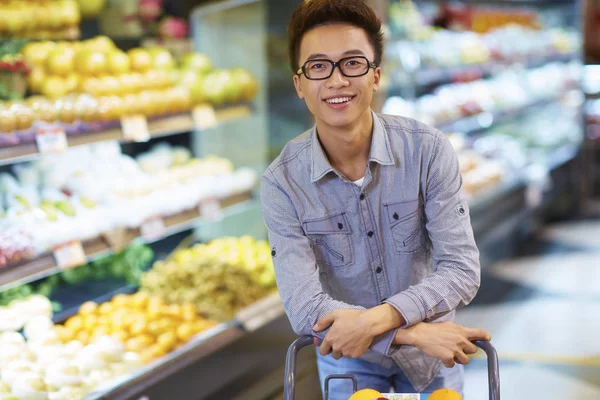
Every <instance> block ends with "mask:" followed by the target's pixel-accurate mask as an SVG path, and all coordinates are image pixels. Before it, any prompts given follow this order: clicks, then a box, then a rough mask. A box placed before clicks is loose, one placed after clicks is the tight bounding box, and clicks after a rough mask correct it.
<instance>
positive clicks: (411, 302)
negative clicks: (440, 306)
mask: <svg viewBox="0 0 600 400" xmlns="http://www.w3.org/2000/svg"><path fill="white" fill-rule="evenodd" d="M384 303H387V304H389V305H391V306H392V307H394V308H395V309H396V310H398V312H399V313H400V314H402V317H404V321H406V324H404V325H403V326H401V328H407V327H409V326H411V325H414V324H416V323H417V322H421V321H423V319H424V315H423V310H422V307H421V306H419V303H418V302H417V301H416V300H415V299H414V298H413V297H412V296H410V295H409V294H407V293H404V292H402V293H398V294H396V295H394V296H392V297H390V298H388V299H387V300H385V301H384Z"/></svg>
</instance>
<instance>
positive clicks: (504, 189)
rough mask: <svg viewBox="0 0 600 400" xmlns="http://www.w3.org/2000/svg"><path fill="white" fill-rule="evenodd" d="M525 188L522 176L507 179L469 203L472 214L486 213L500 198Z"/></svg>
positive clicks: (484, 191) (482, 192) (483, 191)
mask: <svg viewBox="0 0 600 400" xmlns="http://www.w3.org/2000/svg"><path fill="white" fill-rule="evenodd" d="M524 187H525V179H524V178H523V177H521V176H513V177H509V178H506V179H505V180H504V181H503V182H502V183H499V184H498V185H496V186H493V187H491V188H489V189H484V190H482V191H481V192H480V193H479V194H478V195H476V196H474V197H473V198H472V199H470V200H469V201H468V203H469V209H470V210H471V212H479V211H482V212H484V211H485V209H486V208H487V207H488V206H489V205H490V204H493V203H494V202H495V201H497V200H498V199H499V198H501V197H504V196H505V195H507V194H509V193H512V192H514V191H516V190H520V189H523V188H524Z"/></svg>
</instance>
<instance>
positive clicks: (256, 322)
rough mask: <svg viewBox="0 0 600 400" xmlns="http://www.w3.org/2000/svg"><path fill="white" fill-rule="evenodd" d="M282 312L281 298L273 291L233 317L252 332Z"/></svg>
mask: <svg viewBox="0 0 600 400" xmlns="http://www.w3.org/2000/svg"><path fill="white" fill-rule="evenodd" d="M283 314H284V310H283V304H282V303H281V298H280V297H279V294H278V293H273V294H271V295H269V296H267V297H265V298H263V299H261V300H258V301H257V302H256V303H254V304H252V305H250V306H248V307H246V308H243V309H241V310H240V311H238V313H237V314H236V316H235V318H236V319H237V320H238V321H239V322H240V324H241V325H242V326H243V327H244V329H246V330H247V331H248V332H254V331H255V330H257V329H259V328H261V327H263V326H265V325H266V324H268V323H269V322H271V321H273V320H274V319H276V318H278V317H279V316H281V315H283Z"/></svg>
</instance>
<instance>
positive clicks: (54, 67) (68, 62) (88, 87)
mask: <svg viewBox="0 0 600 400" xmlns="http://www.w3.org/2000/svg"><path fill="white" fill-rule="evenodd" d="M22 53H23V56H24V57H25V60H26V61H27V62H28V63H29V64H31V65H32V66H33V70H32V71H31V74H30V75H29V78H28V84H29V88H30V90H31V91H32V92H34V93H41V94H43V95H44V96H45V97H47V98H51V99H57V98H63V97H64V96H66V95H67V94H69V93H85V94H88V95H90V96H92V98H93V100H94V101H96V102H97V106H96V107H93V108H94V109H96V110H97V113H96V114H93V113H92V115H90V116H88V117H90V118H92V119H95V120H100V121H109V120H115V119H118V118H120V117H121V116H123V115H130V114H145V115H160V114H166V113H173V112H181V111H185V110H189V108H190V102H189V93H188V91H187V90H185V89H183V88H177V87H175V86H174V84H173V81H172V77H171V74H170V71H171V70H172V69H173V68H174V67H175V60H174V58H173V57H172V55H171V53H169V52H168V51H167V50H165V49H163V48H158V47H157V48H151V49H142V48H134V49H131V50H129V51H128V52H127V53H125V52H123V51H121V50H119V49H118V48H117V47H116V46H115V44H114V43H113V42H112V41H111V40H110V39H109V38H107V37H105V36H98V37H95V38H92V39H89V40H85V41H82V42H56V43H55V42H38V43H29V44H28V45H26V46H25V47H24V48H23V50H22Z"/></svg>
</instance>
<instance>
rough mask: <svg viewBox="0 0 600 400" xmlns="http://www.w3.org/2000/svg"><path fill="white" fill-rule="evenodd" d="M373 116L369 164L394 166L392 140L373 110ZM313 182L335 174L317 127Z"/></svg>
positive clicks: (314, 139) (314, 137)
mask: <svg viewBox="0 0 600 400" xmlns="http://www.w3.org/2000/svg"><path fill="white" fill-rule="evenodd" d="M371 113H372V114H373V137H372V139H371V150H370V153H369V163H371V162H376V163H379V164H381V165H394V156H393V155H392V151H391V148H390V140H389V138H388V135H387V132H386V130H385V127H384V126H383V123H382V122H381V119H380V118H379V116H378V115H377V114H376V113H375V112H373V111H372V110H371ZM311 136H312V137H311V144H312V146H311V147H312V148H311V157H312V166H311V181H312V182H316V181H318V180H320V179H321V178H323V177H324V176H325V175H327V174H328V173H329V172H333V167H332V166H331V164H330V163H329V160H328V159H327V156H326V155H325V151H324V150H323V148H322V147H321V143H320V142H319V138H318V136H317V127H316V125H315V126H313V128H312V131H311Z"/></svg>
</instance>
